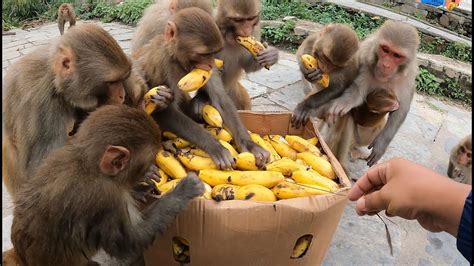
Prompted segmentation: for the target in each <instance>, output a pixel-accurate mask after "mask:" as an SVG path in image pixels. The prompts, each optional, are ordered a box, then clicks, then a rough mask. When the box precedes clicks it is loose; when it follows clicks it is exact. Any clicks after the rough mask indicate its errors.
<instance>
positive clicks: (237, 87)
mask: <svg viewBox="0 0 474 266" xmlns="http://www.w3.org/2000/svg"><path fill="white" fill-rule="evenodd" d="M227 93H228V94H229V96H230V98H231V99H232V101H234V104H235V107H236V108H237V110H250V109H251V104H250V95H249V93H248V92H247V90H246V89H245V87H244V86H242V84H240V82H238V81H237V82H235V83H234V84H231V85H230V86H229V87H227Z"/></svg>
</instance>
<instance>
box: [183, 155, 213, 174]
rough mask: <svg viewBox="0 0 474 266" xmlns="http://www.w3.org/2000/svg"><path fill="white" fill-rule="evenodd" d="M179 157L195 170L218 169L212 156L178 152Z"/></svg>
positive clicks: (187, 166)
mask: <svg viewBox="0 0 474 266" xmlns="http://www.w3.org/2000/svg"><path fill="white" fill-rule="evenodd" d="M178 159H179V160H180V161H181V163H183V165H184V166H185V167H186V168H188V169H191V170H194V171H199V170H204V169H217V166H216V164H215V163H214V161H213V160H212V159H211V158H206V157H201V156H196V155H193V154H190V153H180V154H178Z"/></svg>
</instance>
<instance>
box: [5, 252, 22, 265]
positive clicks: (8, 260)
mask: <svg viewBox="0 0 474 266" xmlns="http://www.w3.org/2000/svg"><path fill="white" fill-rule="evenodd" d="M2 265H4V266H17V265H20V264H19V262H18V259H17V258H16V253H15V250H14V249H13V248H12V249H9V250H7V251H5V252H3V253H2Z"/></svg>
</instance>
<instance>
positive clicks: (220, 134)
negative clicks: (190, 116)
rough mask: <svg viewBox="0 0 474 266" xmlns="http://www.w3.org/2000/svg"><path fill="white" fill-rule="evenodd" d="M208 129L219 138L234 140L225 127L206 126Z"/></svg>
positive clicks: (228, 140)
mask: <svg viewBox="0 0 474 266" xmlns="http://www.w3.org/2000/svg"><path fill="white" fill-rule="evenodd" d="M206 128H207V130H208V131H209V132H210V133H211V134H212V135H213V136H215V137H216V138H217V139H220V140H223V141H226V142H230V141H231V140H232V135H231V134H230V133H229V131H227V130H226V129H224V128H218V127H206Z"/></svg>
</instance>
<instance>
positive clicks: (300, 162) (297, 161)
mask: <svg viewBox="0 0 474 266" xmlns="http://www.w3.org/2000/svg"><path fill="white" fill-rule="evenodd" d="M295 162H296V163H297V164H300V165H302V166H305V167H306V170H308V168H311V166H309V164H307V163H306V162H305V161H303V160H301V159H298V158H297V159H296V160H295Z"/></svg>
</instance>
